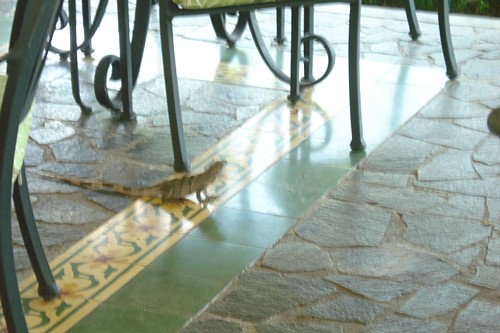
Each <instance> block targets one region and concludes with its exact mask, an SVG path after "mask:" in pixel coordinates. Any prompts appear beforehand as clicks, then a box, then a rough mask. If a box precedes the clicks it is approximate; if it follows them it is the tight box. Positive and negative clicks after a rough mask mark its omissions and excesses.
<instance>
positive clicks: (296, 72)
mask: <svg viewBox="0 0 500 333" xmlns="http://www.w3.org/2000/svg"><path fill="white" fill-rule="evenodd" d="M301 18H302V7H300V6H299V7H292V34H291V35H292V37H291V38H292V40H291V55H290V56H291V59H290V65H291V68H290V95H289V96H288V100H289V101H290V102H291V103H292V105H294V104H295V103H296V102H298V101H299V100H300V99H301V91H300V58H301V52H300V46H301V40H302V37H301V32H300V27H301V25H302V23H301V21H302V20H301Z"/></svg>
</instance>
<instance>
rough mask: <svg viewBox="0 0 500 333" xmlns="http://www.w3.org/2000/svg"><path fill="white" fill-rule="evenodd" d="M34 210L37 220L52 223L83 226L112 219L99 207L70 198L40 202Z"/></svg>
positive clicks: (52, 198) (51, 198)
mask: <svg viewBox="0 0 500 333" xmlns="http://www.w3.org/2000/svg"><path fill="white" fill-rule="evenodd" d="M33 210H34V213H35V218H36V219H37V220H41V221H45V222H51V223H63V224H71V225H81V224H85V223H90V222H95V221H105V220H107V219H109V218H111V214H109V213H106V212H104V211H102V210H100V209H98V208H97V206H95V205H91V204H89V203H86V202H83V203H82V202H78V201H76V200H72V199H71V198H70V197H64V198H55V197H50V198H46V199H44V200H40V201H39V202H37V203H36V205H35V206H34V207H33Z"/></svg>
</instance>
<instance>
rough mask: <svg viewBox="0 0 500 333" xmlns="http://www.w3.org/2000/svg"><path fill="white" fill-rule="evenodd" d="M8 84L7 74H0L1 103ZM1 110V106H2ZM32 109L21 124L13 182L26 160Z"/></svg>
mask: <svg viewBox="0 0 500 333" xmlns="http://www.w3.org/2000/svg"><path fill="white" fill-rule="evenodd" d="M6 85H7V76H6V75H1V74H0V105H1V104H2V102H3V96H4V92H5V86H6ZM0 111H1V108H0ZM31 118H32V112H31V109H30V111H29V112H28V114H27V115H26V117H24V119H23V121H22V122H21V124H20V125H19V129H18V133H17V141H16V150H15V155H14V169H13V173H12V183H14V181H15V180H16V178H17V176H18V174H19V171H20V170H21V168H22V166H23V162H24V155H25V153H26V147H27V145H28V138H29V132H30V128H31Z"/></svg>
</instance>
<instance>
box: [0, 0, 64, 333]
mask: <svg viewBox="0 0 500 333" xmlns="http://www.w3.org/2000/svg"><path fill="white" fill-rule="evenodd" d="M59 7H60V1H56V0H19V1H17V6H16V11H15V15H14V21H13V26H12V32H11V39H10V46H9V52H8V53H7V54H5V55H3V56H1V57H0V60H1V61H2V62H3V61H6V62H7V75H1V76H0V97H1V98H0V102H1V109H0V292H1V302H2V309H3V314H4V319H5V322H6V324H7V328H8V331H9V332H16V333H19V332H28V329H27V327H26V320H25V318H24V313H23V307H22V303H21V298H20V294H19V289H18V283H17V277H16V269H15V263H14V251H13V245H12V230H11V217H12V216H11V214H12V207H11V202H12V201H11V200H12V199H13V202H14V206H15V210H16V215H17V219H18V221H19V225H20V229H21V234H22V237H23V240H24V243H25V246H26V250H27V252H28V256H29V259H30V261H31V264H32V267H33V270H34V273H35V276H36V278H37V280H38V283H39V288H38V293H39V295H40V296H41V297H43V298H44V299H51V298H53V297H55V296H56V295H58V293H59V289H58V287H57V285H56V283H55V280H54V277H53V275H52V273H51V271H50V268H49V265H48V263H47V259H46V257H45V254H44V251H43V247H42V244H41V242H40V238H39V235H38V231H37V228H36V225H35V219H34V216H33V211H32V207H31V202H30V198H29V193H28V187H27V181H26V175H25V171H24V167H23V158H24V152H25V149H26V145H27V141H28V136H29V127H30V123H31V104H32V101H33V98H34V95H35V90H36V86H37V82H38V79H39V77H40V72H41V69H42V66H43V61H44V48H45V47H46V46H47V41H48V37H49V35H50V34H51V32H52V30H53V27H54V22H55V17H56V14H57V11H58V9H59Z"/></svg>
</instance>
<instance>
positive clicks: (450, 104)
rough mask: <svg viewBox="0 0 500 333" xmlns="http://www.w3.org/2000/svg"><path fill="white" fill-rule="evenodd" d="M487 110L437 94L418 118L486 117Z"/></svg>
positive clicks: (477, 104)
mask: <svg viewBox="0 0 500 333" xmlns="http://www.w3.org/2000/svg"><path fill="white" fill-rule="evenodd" d="M488 113H489V109H488V108H487V107H485V106H484V105H481V104H479V103H469V102H463V101H459V100H458V99H456V98H451V97H449V96H447V95H444V94H439V95H438V96H436V98H434V99H432V101H430V102H429V104H427V105H426V106H425V107H424V108H423V109H422V110H421V111H420V112H419V113H418V116H419V117H425V118H441V119H457V118H466V119H467V120H469V119H470V118H474V117H486V116H487V115H488Z"/></svg>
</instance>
